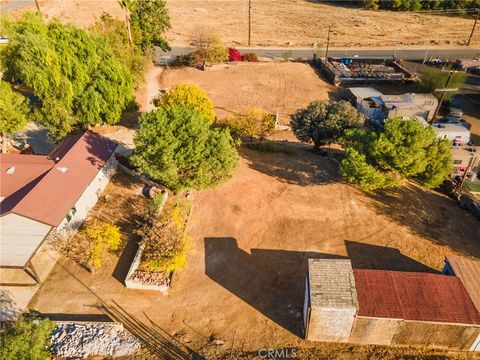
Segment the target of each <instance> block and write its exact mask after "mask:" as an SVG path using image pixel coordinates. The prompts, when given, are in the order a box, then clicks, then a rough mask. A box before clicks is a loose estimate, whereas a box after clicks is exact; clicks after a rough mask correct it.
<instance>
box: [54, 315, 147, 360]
mask: <svg viewBox="0 0 480 360" xmlns="http://www.w3.org/2000/svg"><path fill="white" fill-rule="evenodd" d="M140 346H141V343H140V341H139V340H138V339H137V338H135V337H134V336H133V335H131V334H130V333H129V332H128V331H126V330H123V327H122V325H121V324H101V323H94V324H79V323H64V324H58V325H57V327H56V328H55V329H54V330H53V333H52V350H53V352H54V353H55V354H56V355H58V356H63V357H75V358H86V357H88V356H92V355H101V356H112V357H120V356H127V355H131V354H133V353H134V352H135V351H137V350H138V349H139V348H140Z"/></svg>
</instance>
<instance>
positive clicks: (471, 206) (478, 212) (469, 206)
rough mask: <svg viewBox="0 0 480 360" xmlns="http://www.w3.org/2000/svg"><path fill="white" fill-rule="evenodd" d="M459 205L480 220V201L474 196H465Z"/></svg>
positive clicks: (461, 198)
mask: <svg viewBox="0 0 480 360" xmlns="http://www.w3.org/2000/svg"><path fill="white" fill-rule="evenodd" d="M458 204H459V205H460V207H461V208H462V209H465V210H469V211H470V212H471V213H472V214H473V216H475V217H476V218H477V219H478V220H480V201H479V200H477V199H475V197H474V196H473V195H470V194H463V195H462V196H460V199H459V200H458Z"/></svg>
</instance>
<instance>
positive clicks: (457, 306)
mask: <svg viewBox="0 0 480 360" xmlns="http://www.w3.org/2000/svg"><path fill="white" fill-rule="evenodd" d="M332 261H333V262H334V264H332ZM339 263H341V264H340V265H341V266H339ZM457 269H458V266H457ZM457 271H458V270H457ZM477 275H478V274H477ZM479 279H480V278H479V277H478V276H477V277H476V280H477V283H478V280H479ZM307 296H308V299H307ZM329 299H330V300H329ZM331 299H335V301H333V302H332V301H331ZM327 300H328V301H327ZM305 304H306V305H305V307H304V309H306V310H304V311H306V312H305V313H304V322H305V324H304V325H305V326H304V329H305V337H306V339H308V340H315V341H342V342H351V343H359V344H377V345H429V346H437V347H446V348H451V349H460V350H472V351H478V350H480V349H479V348H478V344H479V342H480V312H479V311H478V309H477V308H476V307H475V303H474V300H473V299H472V297H471V296H470V294H469V291H467V289H466V287H465V286H464V283H463V282H462V280H461V278H459V277H457V276H448V275H444V274H438V273H427V272H405V271H390V270H372V269H352V267H351V263H350V260H349V259H339V260H329V259H314V260H312V259H311V260H309V273H308V276H307V291H306V299H305ZM352 309H353V310H352Z"/></svg>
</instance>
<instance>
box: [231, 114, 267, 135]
mask: <svg viewBox="0 0 480 360" xmlns="http://www.w3.org/2000/svg"><path fill="white" fill-rule="evenodd" d="M228 124H229V126H230V128H231V129H232V130H233V132H235V133H236V134H237V135H239V136H248V137H250V139H251V140H252V139H253V138H254V137H260V138H264V137H266V136H268V135H270V134H271V133H272V132H273V131H274V130H275V116H273V115H272V114H270V113H268V112H266V111H263V110H262V109H259V108H249V109H245V110H243V111H240V112H237V113H236V114H235V115H233V116H232V117H231V118H230V119H229V122H228Z"/></svg>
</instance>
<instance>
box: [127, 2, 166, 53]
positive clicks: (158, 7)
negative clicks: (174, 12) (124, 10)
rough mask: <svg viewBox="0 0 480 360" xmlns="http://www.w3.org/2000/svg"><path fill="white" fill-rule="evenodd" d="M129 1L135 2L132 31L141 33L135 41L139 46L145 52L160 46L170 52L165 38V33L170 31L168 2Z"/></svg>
mask: <svg viewBox="0 0 480 360" xmlns="http://www.w3.org/2000/svg"><path fill="white" fill-rule="evenodd" d="M123 1H125V0H123ZM129 1H130V2H133V4H132V6H131V12H130V19H131V24H132V31H134V30H135V29H138V30H139V32H140V33H139V36H138V38H137V39H135V41H136V42H137V44H138V45H139V46H140V47H141V48H142V49H143V51H144V52H148V51H151V50H153V47H154V46H159V47H160V48H161V49H162V50H164V51H167V50H170V46H169V45H168V43H167V41H166V40H165V39H164V37H163V34H164V33H165V31H167V30H168V29H170V16H169V15H168V8H167V2H166V1H165V0H142V1H138V0H137V1H133V0H129Z"/></svg>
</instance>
